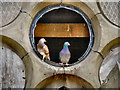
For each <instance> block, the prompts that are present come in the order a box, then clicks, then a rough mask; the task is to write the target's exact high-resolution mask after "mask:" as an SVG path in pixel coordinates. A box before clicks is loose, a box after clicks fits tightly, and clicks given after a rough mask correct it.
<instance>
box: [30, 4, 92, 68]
mask: <svg viewBox="0 0 120 90" xmlns="http://www.w3.org/2000/svg"><path fill="white" fill-rule="evenodd" d="M60 8H62V9H67V10H71V11H73V12H75V13H77V14H78V15H80V16H82V17H83V18H84V20H85V22H86V24H87V27H88V30H89V43H88V47H87V49H86V50H85V52H84V53H83V54H82V55H81V56H80V57H79V58H78V59H77V61H76V62H74V63H71V64H70V65H69V66H72V65H75V64H78V63H80V62H81V61H82V60H84V59H85V58H86V57H87V56H88V54H89V53H90V51H91V49H92V47H93V43H94V32H93V28H92V24H91V21H90V19H89V18H88V17H87V15H86V14H85V13H84V12H83V11H81V10H80V9H78V8H76V7H74V6H72V5H66V4H56V5H53V6H49V7H45V8H44V9H42V10H41V11H40V12H39V13H38V14H37V15H36V16H35V17H34V19H33V21H32V23H31V27H30V34H29V38H30V42H31V45H32V47H33V50H34V51H35V53H36V54H37V55H38V57H39V58H40V59H42V55H40V54H39V52H38V51H37V48H36V46H35V44H36V42H35V39H34V30H35V27H36V23H37V22H38V20H39V19H40V18H41V17H43V16H44V15H45V14H46V13H48V12H52V10H56V9H57V10H58V9H60ZM54 38H56V37H54ZM79 48H80V47H79ZM56 60H57V59H56ZM72 60H73V59H72ZM45 62H46V63H48V64H51V65H53V66H58V67H61V65H60V64H58V63H59V62H57V63H55V62H52V61H48V60H46V59H45Z"/></svg>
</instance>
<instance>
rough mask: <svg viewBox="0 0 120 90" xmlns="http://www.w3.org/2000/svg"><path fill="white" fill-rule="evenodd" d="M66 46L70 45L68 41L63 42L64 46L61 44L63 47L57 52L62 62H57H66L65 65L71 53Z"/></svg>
mask: <svg viewBox="0 0 120 90" xmlns="http://www.w3.org/2000/svg"><path fill="white" fill-rule="evenodd" d="M68 46H70V43H69V42H65V43H64V46H63V49H62V50H61V51H60V53H59V58H60V60H61V62H62V63H59V64H61V65H63V64H66V65H67V66H68V65H69V64H68V62H69V60H70V57H71V54H70V51H69V48H68Z"/></svg>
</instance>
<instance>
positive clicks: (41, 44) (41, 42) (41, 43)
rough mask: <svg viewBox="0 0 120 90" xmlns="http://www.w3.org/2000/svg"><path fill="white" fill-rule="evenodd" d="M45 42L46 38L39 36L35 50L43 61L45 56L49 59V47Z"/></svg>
mask: <svg viewBox="0 0 120 90" xmlns="http://www.w3.org/2000/svg"><path fill="white" fill-rule="evenodd" d="M45 42H46V40H45V39H44V38H41V39H40V40H39V41H38V44H37V50H38V52H39V53H40V54H41V55H42V56H43V58H42V61H44V59H45V58H46V59H47V60H49V61H50V56H49V49H48V46H47V45H46V44H45Z"/></svg>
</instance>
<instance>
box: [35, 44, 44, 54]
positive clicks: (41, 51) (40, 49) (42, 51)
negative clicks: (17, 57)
mask: <svg viewBox="0 0 120 90" xmlns="http://www.w3.org/2000/svg"><path fill="white" fill-rule="evenodd" d="M37 50H38V52H39V53H40V54H41V55H43V56H45V53H44V50H43V48H41V47H40V46H39V44H37Z"/></svg>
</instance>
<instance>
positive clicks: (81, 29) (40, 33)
mask: <svg viewBox="0 0 120 90" xmlns="http://www.w3.org/2000/svg"><path fill="white" fill-rule="evenodd" d="M34 34H35V37H89V30H88V28H87V25H86V24H81V23H69V24H68V23H67V24H66V23H62V24H61V23H59V24H54V23H52V24H37V25H36V28H35V32H34Z"/></svg>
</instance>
